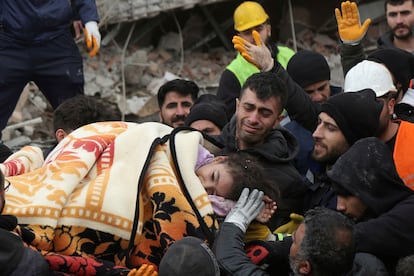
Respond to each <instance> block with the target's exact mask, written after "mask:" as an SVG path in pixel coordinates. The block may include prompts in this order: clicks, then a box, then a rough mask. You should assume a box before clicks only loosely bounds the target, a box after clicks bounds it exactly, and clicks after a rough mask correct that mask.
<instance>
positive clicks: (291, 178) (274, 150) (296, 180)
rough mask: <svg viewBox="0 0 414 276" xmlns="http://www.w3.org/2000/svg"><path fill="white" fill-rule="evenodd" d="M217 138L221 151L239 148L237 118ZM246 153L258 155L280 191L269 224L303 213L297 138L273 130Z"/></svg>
mask: <svg viewBox="0 0 414 276" xmlns="http://www.w3.org/2000/svg"><path fill="white" fill-rule="evenodd" d="M216 140H217V142H218V143H219V144H221V153H222V154H229V153H232V152H237V151H239V150H238V148H237V144H236V118H235V117H233V118H232V120H231V121H230V122H229V123H228V124H227V125H226V126H225V127H224V128H223V131H222V133H221V135H220V136H218V137H216ZM243 152H247V153H249V154H251V155H253V156H255V157H256V158H258V160H259V162H260V163H261V165H262V166H263V167H264V170H265V174H266V177H267V178H268V179H269V180H270V182H271V183H272V184H273V185H275V186H276V187H277V188H278V190H279V192H280V198H279V199H278V201H277V212H276V213H275V215H274V216H273V217H274V218H272V223H270V224H269V226H270V227H271V228H272V229H274V228H276V227H278V226H280V225H282V224H285V223H286V222H288V221H289V220H290V218H289V215H290V213H298V214H302V213H303V210H302V204H303V196H304V192H305V186H304V184H303V180H302V178H301V176H300V174H299V173H298V171H297V170H296V169H295V167H294V166H293V163H292V161H293V159H294V157H295V156H296V154H297V153H298V144H297V141H296V138H295V137H294V136H293V135H292V134H291V133H290V132H289V131H287V130H286V129H284V128H278V129H274V130H272V132H271V133H270V134H269V135H268V137H266V139H265V142H264V143H263V144H261V145H258V146H256V147H254V148H250V149H247V150H243Z"/></svg>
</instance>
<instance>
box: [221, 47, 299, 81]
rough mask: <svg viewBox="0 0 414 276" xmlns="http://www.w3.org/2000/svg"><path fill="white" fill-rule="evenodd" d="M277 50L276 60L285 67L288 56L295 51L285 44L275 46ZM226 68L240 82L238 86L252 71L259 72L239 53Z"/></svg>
mask: <svg viewBox="0 0 414 276" xmlns="http://www.w3.org/2000/svg"><path fill="white" fill-rule="evenodd" d="M277 49H278V50H279V52H278V53H277V55H276V59H277V61H278V62H279V63H280V64H281V65H282V66H283V68H285V69H286V66H287V64H288V62H289V60H290V58H291V57H292V56H293V55H294V54H295V52H294V51H293V50H292V49H290V48H288V47H285V46H277ZM226 69H227V70H229V71H230V72H232V73H233V74H234V75H235V76H236V78H237V80H238V81H239V83H240V86H243V84H244V83H245V82H246V80H247V78H248V77H250V76H251V75H253V74H254V73H258V72H260V70H259V69H258V68H257V67H256V66H254V65H253V64H251V63H250V62H248V61H247V60H246V59H245V58H244V57H243V56H242V55H241V54H240V53H237V56H236V58H235V59H234V60H233V61H232V62H231V63H230V64H229V65H227V67H226Z"/></svg>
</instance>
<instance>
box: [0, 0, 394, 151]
mask: <svg viewBox="0 0 414 276" xmlns="http://www.w3.org/2000/svg"><path fill="white" fill-rule="evenodd" d="M105 1H106V0H105ZM315 1H318V0H315ZM321 1H322V0H321ZM98 2H99V1H98ZM184 2H185V1H184ZM213 2H215V0H214V1H213ZM105 3H106V2H105ZM272 3H273V2H272ZM307 3H308V2H306V1H302V0H300V1H299V0H298V1H296V2H294V5H296V6H294V14H293V15H294V17H295V28H296V29H295V39H292V30H291V27H290V22H289V18H287V14H288V12H286V9H287V7H286V6H285V7H284V10H285V12H284V15H283V16H282V17H281V19H280V22H279V23H278V26H276V27H275V26H272V27H273V29H275V30H278V36H280V37H277V38H276V39H277V40H279V41H280V42H281V43H282V44H286V45H288V46H289V47H291V48H292V49H293V48H295V47H296V48H297V49H298V50H300V49H310V50H314V51H317V52H320V53H321V54H323V55H324V56H325V57H326V58H327V60H328V63H329V65H330V67H331V70H332V76H331V79H332V80H331V81H332V83H333V84H335V85H342V83H343V73H342V68H341V64H340V56H339V50H338V49H339V43H338V41H339V40H338V38H337V37H338V36H337V33H336V31H337V30H336V25H335V24H336V22H335V20H334V18H333V9H334V7H338V6H339V5H340V1H333V2H332V3H329V5H330V6H327V7H326V10H320V8H319V7H320V6H319V5H314V6H307V5H308V4H307ZM324 3H325V2H324ZM237 5H238V3H236V2H234V3H233V2H232V1H230V2H228V1H227V2H224V3H222V4H215V5H213V6H211V7H209V8H210V12H211V14H213V15H210V17H211V18H214V19H216V20H217V21H222V22H224V23H222V24H221V26H223V24H224V25H225V26H226V27H225V28H224V29H223V33H221V37H220V34H218V33H217V32H215V31H214V30H212V27H211V25H212V24H211V20H206V9H205V8H200V7H194V8H188V7H187V9H186V10H179V11H176V12H173V13H171V12H170V13H160V14H159V15H157V16H156V17H153V18H150V19H148V18H147V19H143V20H141V21H139V20H138V21H132V22H120V23H118V24H114V25H106V24H104V25H101V26H100V29H101V32H102V38H103V39H102V46H101V49H100V52H99V54H98V55H97V56H96V57H93V58H91V57H89V56H88V55H87V52H86V49H85V46H84V42H83V40H82V39H80V40H79V41H77V44H78V46H79V49H80V51H81V53H82V55H83V61H84V76H85V94H87V95H93V96H96V97H100V98H103V99H106V100H108V101H110V102H112V103H114V104H116V105H118V107H119V108H120V110H121V112H122V113H123V116H124V120H126V121H137V122H143V121H151V120H157V119H158V116H157V112H158V105H157V100H156V93H157V91H158V88H159V86H160V85H162V84H163V83H164V82H166V81H168V80H171V79H174V78H186V79H191V80H193V81H195V82H196V83H197V84H198V85H199V87H200V89H201V94H204V93H212V94H214V93H216V90H217V87H218V83H219V79H220V75H221V73H222V71H223V70H224V68H225V66H226V65H227V64H228V63H229V62H230V61H231V60H232V59H233V58H234V56H235V51H234V50H233V49H231V48H229V42H230V41H231V37H232V35H233V34H234V31H233V28H232V20H231V17H229V14H232V11H233V10H234V8H235V6H237ZM312 8H313V9H316V10H314V11H312ZM370 10H372V8H370ZM311 15H316V16H314V17H313V19H312V16H311ZM270 16H271V18H272V14H270ZM322 17H327V19H326V18H325V21H326V22H325V23H323V24H322V23H320V22H318V21H316V19H317V20H319V21H321V18H322ZM211 18H210V19H211ZM273 18H274V17H273ZM104 21H105V20H104ZM207 21H210V22H207ZM229 22H230V24H229ZM374 22H375V21H374ZM376 22H377V23H375V24H372V26H371V27H370V31H369V32H368V35H367V39H366V40H365V41H364V43H365V47H366V49H370V47H372V46H373V45H375V41H376V38H377V37H378V36H379V35H381V34H382V33H383V32H384V31H385V30H386V28H384V25H385V22H384V20H383V19H382V20H376ZM320 25H321V26H322V27H321V26H320ZM275 32H276V31H274V32H273V33H275ZM223 35H224V36H226V39H228V41H227V42H228V43H227V45H225V44H226V43H223ZM231 46H232V45H231V43H230V47H231ZM52 112H53V111H52V109H51V107H50V105H49V104H48V103H47V101H46V100H45V98H44V97H43V95H42V93H41V92H40V91H39V89H38V88H37V87H36V85H35V84H34V83H29V84H28V85H27V86H26V88H25V92H24V93H23V94H22V97H21V99H20V101H19V104H18V106H17V107H16V111H15V113H14V114H13V116H12V117H11V118H10V121H9V125H8V127H7V128H6V129H5V130H4V131H3V137H2V139H3V141H4V142H5V143H6V144H7V145H9V146H10V147H11V148H13V149H16V148H19V147H21V146H22V145H25V144H40V145H42V144H49V143H51V141H53V137H54V133H53V128H52V124H51V122H52Z"/></svg>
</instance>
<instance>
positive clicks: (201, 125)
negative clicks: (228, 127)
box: [190, 120, 221, 135]
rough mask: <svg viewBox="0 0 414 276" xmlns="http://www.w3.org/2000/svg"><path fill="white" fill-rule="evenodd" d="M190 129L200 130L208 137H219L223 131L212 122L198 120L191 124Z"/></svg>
mask: <svg viewBox="0 0 414 276" xmlns="http://www.w3.org/2000/svg"><path fill="white" fill-rule="evenodd" d="M190 127H192V128H195V129H198V130H199V131H201V132H203V133H205V134H208V135H219V134H220V133H221V130H220V128H219V127H218V126H216V125H215V124H214V123H213V122H212V121H209V120H197V121H194V122H192V123H191V125H190Z"/></svg>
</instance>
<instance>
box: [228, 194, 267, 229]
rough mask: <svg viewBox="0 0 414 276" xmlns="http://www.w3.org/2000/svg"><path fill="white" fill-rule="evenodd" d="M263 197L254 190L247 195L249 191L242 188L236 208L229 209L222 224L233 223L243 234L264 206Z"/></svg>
mask: <svg viewBox="0 0 414 276" xmlns="http://www.w3.org/2000/svg"><path fill="white" fill-rule="evenodd" d="M263 196H264V194H263V192H262V191H259V190H257V189H254V190H253V191H252V192H251V193H249V189H248V188H244V189H243V191H242V193H241V195H240V197H239V200H238V201H237V203H236V206H234V207H233V208H232V209H231V211H230V213H229V214H228V215H227V216H226V218H225V219H224V222H229V223H233V224H234V225H236V226H237V227H239V228H240V230H242V232H243V233H245V232H246V229H247V227H248V226H249V224H250V223H251V222H252V221H253V220H254V219H255V218H256V217H257V215H258V214H259V213H260V211H261V210H262V209H263V207H264V205H265V203H264V201H263Z"/></svg>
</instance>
